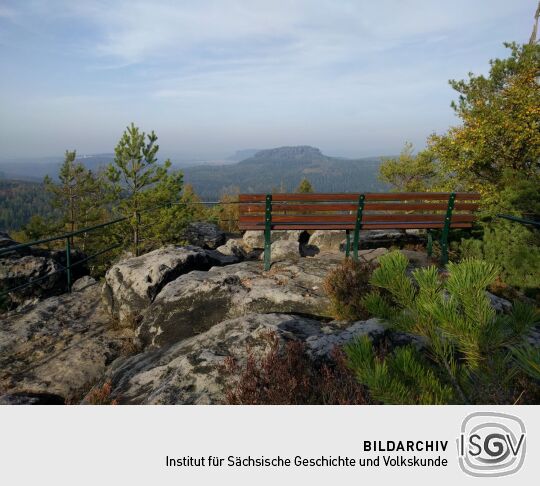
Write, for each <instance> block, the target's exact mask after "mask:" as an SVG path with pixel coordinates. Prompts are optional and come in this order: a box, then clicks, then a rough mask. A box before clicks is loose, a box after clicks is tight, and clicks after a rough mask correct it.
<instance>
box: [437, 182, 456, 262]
mask: <svg viewBox="0 0 540 486" xmlns="http://www.w3.org/2000/svg"><path fill="white" fill-rule="evenodd" d="M455 200H456V193H455V192H453V193H452V194H450V198H449V199H448V209H447V210H446V216H445V218H444V228H443V232H442V236H441V264H442V265H446V264H447V263H448V233H449V232H450V225H451V223H452V211H453V209H454V202H455Z"/></svg>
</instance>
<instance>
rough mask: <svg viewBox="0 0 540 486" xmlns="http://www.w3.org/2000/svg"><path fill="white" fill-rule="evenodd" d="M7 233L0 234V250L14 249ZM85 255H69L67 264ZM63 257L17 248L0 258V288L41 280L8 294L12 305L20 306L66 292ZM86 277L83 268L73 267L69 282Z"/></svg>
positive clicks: (59, 253) (62, 253) (58, 253)
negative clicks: (11, 247)
mask: <svg viewBox="0 0 540 486" xmlns="http://www.w3.org/2000/svg"><path fill="white" fill-rule="evenodd" d="M17 244H18V243H17V242H16V241H14V240H12V239H11V238H10V237H9V235H8V234H7V233H0V248H3V249H5V248H7V247H10V246H14V245H17ZM84 257H85V255H84V254H83V253H81V252H79V251H77V250H73V251H72V253H71V263H72V264H75V263H77V262H78V261H81V260H82V259H83V258H84ZM65 266H66V253H65V251H63V250H45V249H43V248H32V247H26V248H20V249H17V250H13V251H10V252H9V253H5V254H2V255H0V288H3V289H10V288H14V287H18V286H20V285H23V284H26V283H28V282H30V281H31V280H36V279H41V280H39V281H37V282H35V283H34V284H33V285H29V286H27V287H23V288H21V289H18V290H15V291H13V292H11V293H10V294H9V299H10V301H11V303H12V304H15V305H21V304H23V303H25V302H27V301H29V300H33V299H35V298H45V297H49V296H51V295H58V294H61V293H63V292H65V291H66V286H67V281H66V275H65V273H64V272H62V271H61V270H63V269H64V268H65ZM87 273H88V268H87V266H86V265H85V264H79V265H76V266H75V267H74V268H73V270H72V278H73V279H77V278H79V277H82V276H84V275H86V274H87Z"/></svg>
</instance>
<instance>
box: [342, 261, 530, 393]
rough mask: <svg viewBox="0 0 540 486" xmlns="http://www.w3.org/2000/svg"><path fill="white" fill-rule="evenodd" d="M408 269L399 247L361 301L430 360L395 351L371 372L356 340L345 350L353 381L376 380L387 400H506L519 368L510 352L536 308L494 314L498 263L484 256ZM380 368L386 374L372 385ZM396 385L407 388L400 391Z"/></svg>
mask: <svg viewBox="0 0 540 486" xmlns="http://www.w3.org/2000/svg"><path fill="white" fill-rule="evenodd" d="M407 268H408V260H407V258H406V257H405V256H404V255H403V254H402V253H400V252H392V253H389V254H387V255H384V256H383V257H381V258H380V259H379V267H378V268H377V269H375V270H374V271H373V275H372V277H371V281H370V283H371V285H372V286H373V287H374V288H375V290H373V291H372V292H371V293H369V294H368V295H367V296H366V297H365V298H364V300H363V304H364V306H365V308H366V309H367V310H368V311H369V312H370V313H372V314H374V315H376V316H378V317H380V318H383V319H385V320H386V321H387V322H388V323H389V324H390V326H391V328H393V329H395V330H400V331H404V332H408V333H411V334H415V335H417V336H421V337H422V338H423V340H424V341H425V343H426V347H427V352H428V356H429V358H430V361H431V362H432V364H430V363H428V362H423V361H421V360H420V359H419V358H418V357H416V356H415V355H414V354H413V352H412V351H406V352H404V351H401V350H395V351H394V352H393V353H392V354H390V355H388V356H387V357H386V358H385V360H384V364H385V367H384V368H380V367H379V368H380V369H378V368H377V366H376V365H373V366H372V368H371V369H372V372H370V368H369V366H367V364H366V363H367V362H368V361H369V360H367V359H366V360H361V359H360V360H359V359H357V358H355V356H357V355H358V353H359V351H358V350H359V347H358V346H367V345H366V344H361V345H360V344H358V343H356V344H355V345H353V346H351V347H349V348H347V354H348V356H349V360H350V365H351V366H352V368H353V370H354V371H355V372H356V375H357V376H358V377H359V379H360V380H365V381H366V384H367V385H368V386H369V382H371V383H372V384H373V383H375V384H376V385H377V388H376V389H375V394H376V395H377V396H379V397H380V399H381V400H382V401H384V398H385V397H386V398H387V399H388V400H389V403H401V402H399V400H400V399H403V400H406V401H405V402H404V403H427V402H429V403H442V402H444V401H448V402H450V403H453V402H454V401H455V402H458V403H512V401H513V400H514V398H515V396H516V393H517V390H516V383H517V381H516V380H514V378H515V377H516V374H517V373H518V372H519V371H520V367H519V366H517V364H516V360H515V359H514V353H515V350H516V349H517V348H518V347H519V346H521V345H522V343H523V342H524V335H525V334H526V333H527V332H528V331H529V330H530V329H531V327H532V326H534V325H536V324H537V323H538V322H539V314H538V311H537V310H536V309H534V308H532V307H530V306H527V305H525V304H523V303H520V302H516V303H515V304H514V306H513V310H512V312H511V313H509V314H507V315H504V314H499V313H497V312H495V310H494V309H493V306H492V305H491V301H490V299H489V297H488V295H487V293H486V289H487V288H488V286H490V285H491V284H492V283H493V282H494V281H495V279H496V278H497V268H496V267H495V266H494V265H493V264H491V263H489V262H486V261H482V260H474V259H464V260H463V261H462V262H460V263H449V264H448V266H447V270H448V274H440V273H439V271H438V270H437V269H436V268H435V267H433V266H431V267H427V268H420V269H416V270H414V271H412V273H411V274H410V275H409V274H408V272H407ZM404 353H405V354H404ZM405 359H406V361H404V360H405ZM396 360H397V362H396ZM396 363H397V365H399V366H397V365H396ZM407 363H408V364H407ZM405 365H407V366H405ZM404 370H409V371H408V372H405V371H404ZM382 372H384V373H388V377H387V378H385V379H384V380H382V379H381V380H379V381H375V382H373V379H374V378H373V376H377V374H378V375H380V374H381V373H382ZM366 373H367V375H366ZM439 377H440V378H439ZM413 378H414V379H415V380H416V381H415V382H411V379H413ZM439 380H442V381H440V382H439ZM396 383H403V384H404V386H405V387H410V386H412V391H411V390H409V391H407V393H408V395H404V394H402V393H401V392H399V391H398V388H396ZM411 383H412V385H411ZM447 386H450V387H451V389H452V394H450V393H448V390H447V388H446V387H447ZM396 400H397V401H396Z"/></svg>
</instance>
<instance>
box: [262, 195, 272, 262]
mask: <svg viewBox="0 0 540 486" xmlns="http://www.w3.org/2000/svg"><path fill="white" fill-rule="evenodd" d="M271 248H272V194H267V195H266V208H265V212H264V270H265V271H268V270H270V265H271V264H272V263H271V259H272V256H271V253H270V252H271Z"/></svg>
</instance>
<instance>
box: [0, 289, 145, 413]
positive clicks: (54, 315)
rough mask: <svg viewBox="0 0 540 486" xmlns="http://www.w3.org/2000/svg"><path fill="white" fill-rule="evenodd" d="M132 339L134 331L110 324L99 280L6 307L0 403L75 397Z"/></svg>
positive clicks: (0, 341) (0, 330)
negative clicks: (22, 305) (28, 303)
mask: <svg viewBox="0 0 540 486" xmlns="http://www.w3.org/2000/svg"><path fill="white" fill-rule="evenodd" d="M135 342H136V341H135V337H134V335H133V332H128V331H127V330H124V331H119V330H115V329H114V328H112V327H111V325H110V318H109V316H108V314H107V313H106V312H105V309H104V307H103V305H102V304H101V299H100V289H99V286H98V285H91V286H87V287H86V288H84V289H82V290H80V291H79V292H75V293H73V294H64V295H61V296H57V297H50V298H48V299H46V300H43V301H41V302H39V303H37V304H36V305H34V306H32V307H31V308H29V309H25V310H24V312H23V311H20V312H19V311H12V312H8V313H7V314H4V315H2V324H1V325H0V395H6V396H4V398H2V399H0V403H2V401H3V402H4V403H58V402H60V401H61V400H64V401H67V402H72V401H78V400H80V398H81V397H82V396H83V395H84V394H85V393H86V392H87V391H88V389H89V388H90V387H91V386H92V385H93V384H94V383H95V382H96V381H98V380H99V379H101V378H102V376H103V374H104V373H105V369H106V367H107V366H108V365H109V364H110V363H111V362H112V361H114V360H115V359H116V358H118V357H119V356H120V355H122V354H123V353H125V352H129V351H130V350H132V349H133V348H134V343H135Z"/></svg>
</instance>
